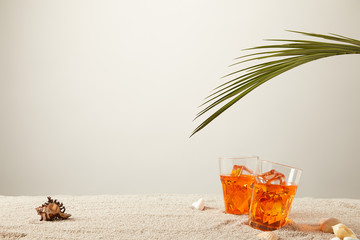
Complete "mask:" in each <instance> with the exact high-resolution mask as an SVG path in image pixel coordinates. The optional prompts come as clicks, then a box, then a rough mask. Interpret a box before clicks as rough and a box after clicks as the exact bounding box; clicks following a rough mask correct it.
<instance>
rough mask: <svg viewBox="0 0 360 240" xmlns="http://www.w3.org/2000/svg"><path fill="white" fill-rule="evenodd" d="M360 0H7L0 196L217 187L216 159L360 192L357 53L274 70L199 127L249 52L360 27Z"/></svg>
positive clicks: (305, 192) (2, 10)
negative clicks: (204, 107)
mask: <svg viewBox="0 0 360 240" xmlns="http://www.w3.org/2000/svg"><path fill="white" fill-rule="evenodd" d="M359 9H360V1H357V0H346V1H343V0H336V1H335V0H318V1H312V0H303V1H288V0H281V1H280V0H273V1H266V0H261V1H259V0H253V1H209V0H206V1H205V0H198V1H192V0H182V1H173V0H171V1H168V0H152V1H139V0H136V1H109V0H105V1H85V0H76V1H52V0H50V1H49V0H43V1H40V0H32V1H16V0H15V1H14V0H11V1H10V0H9V1H6V0H5V1H4V0H1V1H0V34H1V36H0V53H1V54H0V110H1V118H0V131H1V134H0V194H1V195H45V194H76V195H79V194H142V193H221V186H220V182H219V177H218V164H217V159H218V157H220V156H239V155H244V154H258V155H260V157H262V158H263V159H267V160H271V161H276V162H280V163H283V164H288V165H293V166H296V167H299V168H302V169H304V173H303V176H302V180H301V186H300V188H299V192H298V196H309V197H337V198H343V197H349V198H360V192H359V191H356V190H355V189H357V186H358V185H357V182H358V172H359V168H360V161H359V143H360V127H359V122H360V110H359V106H360V105H359V104H360V103H359V99H360V97H359V94H358V92H359V90H360V81H359V77H360V68H359V66H360V56H339V57H334V58H329V59H324V60H321V61H318V62H313V63H310V64H307V65H304V66H302V67H299V68H298V69H294V70H292V71H290V72H288V73H285V74H283V75H282V76H280V77H278V78H276V79H273V80H271V81H270V82H268V83H267V84H265V85H263V86H262V87H260V88H258V89H257V90H256V91H255V92H253V93H251V94H250V95H248V96H247V97H246V98H245V99H244V100H243V101H241V102H239V103H238V104H236V105H235V106H234V107H233V108H232V109H230V110H229V111H227V112H226V113H224V114H223V116H221V117H220V118H219V119H218V120H216V121H215V122H213V123H212V124H211V125H209V126H208V127H207V128H205V129H204V130H203V131H202V132H200V133H199V134H197V135H195V136H194V137H192V138H190V139H189V135H190V133H191V131H192V130H193V129H194V128H195V127H196V126H197V124H199V123H200V121H195V122H192V119H193V118H194V116H195V114H196V112H197V111H198V110H199V109H197V106H198V105H200V104H201V103H202V99H203V98H204V97H206V96H207V95H208V94H209V93H210V91H211V89H213V88H214V87H216V86H217V85H218V84H219V83H220V82H221V80H220V77H221V76H223V75H225V74H227V73H229V72H231V71H232V70H234V68H228V67H227V66H228V65H230V64H232V63H233V61H232V59H233V58H235V57H238V56H240V55H241V54H242V52H241V49H244V48H248V47H252V46H256V45H260V44H264V43H265V42H264V41H263V39H265V38H298V37H300V36H298V35H296V34H293V33H289V32H286V31H284V30H286V29H292V30H300V31H309V32H318V33H325V34H327V33H337V34H341V35H345V36H349V37H353V38H358V39H359V38H360V32H359V27H358V24H359V23H360V15H359V14H358V13H359Z"/></svg>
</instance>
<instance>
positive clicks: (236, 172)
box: [230, 165, 253, 177]
mask: <svg viewBox="0 0 360 240" xmlns="http://www.w3.org/2000/svg"><path fill="white" fill-rule="evenodd" d="M243 171H246V172H248V173H249V174H253V171H252V170H250V169H248V168H247V167H245V166H243V165H234V167H233V169H232V171H231V174H230V175H231V176H232V177H240V176H241V174H242V173H243Z"/></svg>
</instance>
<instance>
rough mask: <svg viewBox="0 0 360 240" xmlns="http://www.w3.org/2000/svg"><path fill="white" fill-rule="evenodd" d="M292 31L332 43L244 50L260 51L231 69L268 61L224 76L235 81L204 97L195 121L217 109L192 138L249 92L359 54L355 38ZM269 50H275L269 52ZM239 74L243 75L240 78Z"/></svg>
mask: <svg viewBox="0 0 360 240" xmlns="http://www.w3.org/2000/svg"><path fill="white" fill-rule="evenodd" d="M290 32H293V33H297V34H302V35H306V36H308V37H314V38H317V39H319V38H320V39H326V40H330V41H332V42H324V41H309V40H297V39H294V40H287V39H269V40H267V41H275V42H278V43H279V44H272V45H264V46H257V47H253V48H248V49H244V50H245V51H259V52H255V53H251V54H247V55H244V56H240V57H238V58H236V59H235V60H240V59H241V61H238V62H236V63H234V64H232V65H230V66H235V65H240V64H243V63H245V62H251V61H255V60H256V61H257V60H263V61H264V60H265V62H263V63H260V64H259V63H257V64H255V65H252V66H250V67H246V68H240V69H239V70H236V71H234V72H232V73H230V74H227V75H225V76H224V77H223V78H228V77H232V79H230V80H228V81H227V82H225V83H223V84H221V85H220V86H218V87H216V88H215V89H214V90H213V93H212V94H210V95H209V96H208V97H206V98H205V100H204V103H203V104H202V105H201V107H203V109H202V110H201V111H200V112H199V113H198V114H197V115H196V117H195V119H197V118H199V117H201V116H202V115H203V114H205V113H207V112H209V111H211V110H213V109H216V110H215V112H214V113H212V114H211V115H210V116H209V117H208V118H206V119H205V120H204V121H203V122H202V123H201V124H200V125H199V126H198V127H196V128H195V130H194V131H193V132H192V134H191V136H193V135H194V134H195V133H197V132H199V131H200V130H202V129H203V128H204V127H206V126H207V125H208V124H209V123H210V122H212V121H213V120H214V119H216V118H217V117H218V116H219V115H220V114H222V113H223V112H224V111H225V110H227V109H228V108H230V107H231V106H232V105H234V104H235V103H236V102H237V101H239V100H240V99H242V98H243V97H245V96H246V95H247V94H248V93H250V92H251V91H253V90H255V89H256V88H257V87H259V86H260V85H262V84H263V83H265V82H267V81H269V80H270V79H272V78H274V77H276V76H278V75H280V74H282V73H284V72H286V71H289V70H290V69H293V68H295V67H297V66H300V65H302V64H304V63H308V62H311V61H314V60H317V59H321V58H325V57H330V56H336V55H343V54H360V41H359V40H356V39H353V38H348V37H344V36H341V35H338V34H330V35H324V34H317V33H307V32H299V31H291V30H290ZM267 49H272V50H270V51H267ZM275 49H276V50H275ZM274 58H276V60H269V59H274ZM279 58H280V59H279ZM266 60H268V61H266ZM239 74H240V76H238V75H239ZM195 119H194V120H195ZM191 136H190V137H191Z"/></svg>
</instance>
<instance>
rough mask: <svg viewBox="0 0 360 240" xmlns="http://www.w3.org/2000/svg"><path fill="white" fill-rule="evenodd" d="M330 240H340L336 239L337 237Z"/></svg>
mask: <svg viewBox="0 0 360 240" xmlns="http://www.w3.org/2000/svg"><path fill="white" fill-rule="evenodd" d="M331 240H341V239H340V238H338V237H334V238H332V239H331Z"/></svg>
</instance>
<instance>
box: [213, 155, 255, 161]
mask: <svg viewBox="0 0 360 240" xmlns="http://www.w3.org/2000/svg"><path fill="white" fill-rule="evenodd" d="M248 158H256V159H257V160H260V157H259V156H256V155H249V156H239V157H219V158H218V159H219V161H220V160H226V159H228V160H234V159H248Z"/></svg>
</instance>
